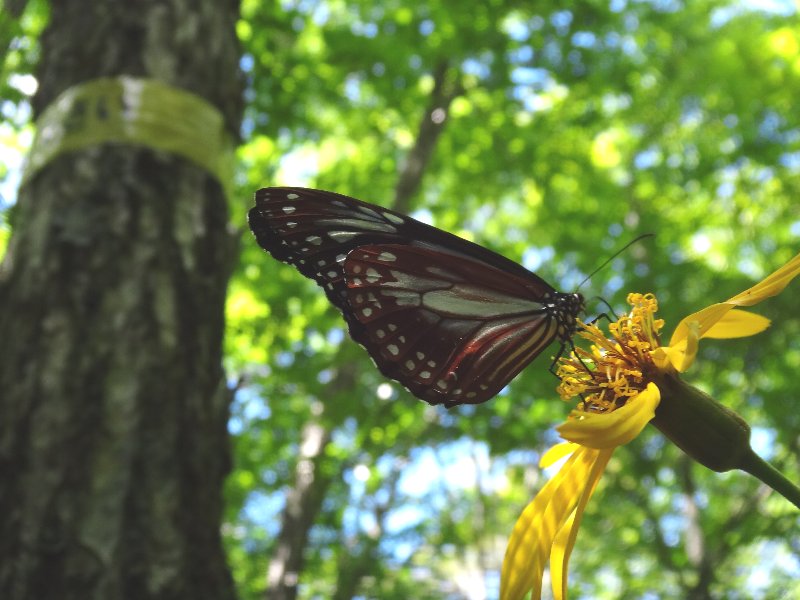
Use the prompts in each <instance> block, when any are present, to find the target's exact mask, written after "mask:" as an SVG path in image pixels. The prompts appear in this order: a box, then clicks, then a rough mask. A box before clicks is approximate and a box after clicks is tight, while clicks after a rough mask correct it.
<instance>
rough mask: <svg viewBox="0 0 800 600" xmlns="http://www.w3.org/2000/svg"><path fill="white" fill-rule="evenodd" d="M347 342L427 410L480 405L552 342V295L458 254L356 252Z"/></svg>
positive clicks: (387, 247) (388, 247) (351, 259)
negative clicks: (363, 351) (351, 321)
mask: <svg viewBox="0 0 800 600" xmlns="http://www.w3.org/2000/svg"><path fill="white" fill-rule="evenodd" d="M344 271H345V280H346V282H347V287H348V302H349V304H350V307H351V309H352V312H353V314H354V316H355V319H356V320H357V321H358V323H357V324H353V325H352V326H351V328H350V333H351V336H353V338H354V339H356V341H358V342H360V343H361V344H363V345H364V346H365V347H366V348H367V350H368V351H369V353H370V355H371V356H372V357H373V358H374V359H375V362H376V364H377V365H378V367H379V368H380V370H381V372H383V373H384V374H385V375H387V376H388V377H391V378H393V379H397V380H399V381H400V382H401V383H403V384H404V385H405V386H406V387H408V388H409V389H410V390H411V391H412V392H413V393H414V394H415V395H417V396H419V397H421V398H422V399H424V400H426V401H428V402H430V403H432V404H445V405H446V406H454V405H456V404H463V403H478V402H484V401H486V400H488V399H489V398H491V397H492V396H494V395H496V394H497V393H498V392H499V391H500V390H501V389H502V388H503V387H504V386H505V385H506V384H507V383H508V382H509V381H510V380H511V379H512V378H513V377H514V376H515V375H517V373H519V371H520V370H522V368H523V367H524V366H525V365H526V364H528V363H529V362H530V361H531V360H533V358H534V357H536V356H537V355H538V354H539V353H540V352H541V351H542V350H544V348H545V347H547V345H549V343H550V342H551V341H552V340H553V339H554V338H555V337H556V336H557V334H558V322H557V320H556V319H555V318H554V317H553V315H552V313H551V312H550V309H549V308H548V306H549V303H550V302H552V301H553V298H551V297H550V296H544V297H542V298H541V299H540V300H535V299H533V290H532V289H531V288H530V286H529V285H528V282H527V281H525V280H524V279H522V278H519V277H517V276H516V275H511V274H508V273H505V272H502V271H500V270H499V269H496V268H495V267H492V266H491V265H487V264H485V263H482V262H480V261H474V260H471V259H468V258H464V257H462V256H457V255H453V254H450V253H447V252H442V251H439V250H432V249H428V248H417V247H414V246H407V245H395V244H384V245H367V246H361V247H359V248H357V249H355V250H353V251H352V252H350V253H349V254H348V255H347V258H346V259H345V262H344Z"/></svg>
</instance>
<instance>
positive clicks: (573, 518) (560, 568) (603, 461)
mask: <svg viewBox="0 0 800 600" xmlns="http://www.w3.org/2000/svg"><path fill="white" fill-rule="evenodd" d="M613 453H614V450H613V449H611V450H602V451H601V452H599V453H598V454H597V458H596V459H595V462H594V464H593V465H592V470H591V472H590V473H589V477H588V478H587V481H586V486H585V487H584V490H583V493H582V494H581V498H580V500H578V505H577V506H576V507H575V510H574V511H572V514H571V515H570V517H569V519H567V521H566V523H564V525H563V526H562V527H561V529H560V530H559V532H558V535H557V536H556V539H555V541H554V542H553V549H552V551H551V554H550V581H551V582H552V586H553V597H554V598H555V600H567V574H568V567H569V557H570V555H571V554H572V548H574V547H575V540H576V539H577V537H578V529H579V528H580V526H581V519H582V518H583V512H584V510H585V509H586V505H587V504H588V503H589V498H591V497H592V494H593V493H594V490H595V488H596V487H597V484H598V483H599V481H600V477H601V476H602V475H603V471H605V468H606V465H607V464H608V461H609V459H610V458H611V455H612V454H613Z"/></svg>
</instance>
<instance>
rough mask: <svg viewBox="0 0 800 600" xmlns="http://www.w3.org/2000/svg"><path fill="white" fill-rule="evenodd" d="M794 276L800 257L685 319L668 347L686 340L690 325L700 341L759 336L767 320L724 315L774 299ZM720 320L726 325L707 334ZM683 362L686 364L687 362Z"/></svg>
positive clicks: (799, 267) (799, 263)
mask: <svg viewBox="0 0 800 600" xmlns="http://www.w3.org/2000/svg"><path fill="white" fill-rule="evenodd" d="M797 275H800V254H798V255H797V256H795V257H794V258H793V259H792V260H790V261H789V262H788V263H786V264H785V265H783V266H782V267H781V268H780V269H778V270H777V271H775V272H774V273H772V274H770V275H768V276H767V277H765V278H764V280H762V281H761V282H759V283H757V284H756V285H754V286H753V287H751V288H749V289H747V290H745V291H743V292H742V293H741V294H737V295H736V296H734V297H733V298H730V299H728V300H726V301H725V302H720V303H718V304H712V305H711V306H708V307H706V308H704V309H703V310H701V311H698V312H696V313H693V314H691V315H689V316H688V317H686V318H684V319H683V320H682V321H681V322H680V323H678V326H677V327H676V328H675V332H674V333H673V334H672V339H670V342H669V345H670V346H677V345H678V344H679V343H680V342H681V341H683V340H684V339H686V338H687V337H688V335H689V330H688V325H689V323H696V324H697V327H698V328H699V331H698V333H699V337H700V338H704V337H726V338H727V337H746V336H748V335H753V334H755V333H758V332H759V331H763V330H764V329H766V326H767V325H768V324H769V321H768V320H766V319H764V320H759V319H758V318H757V317H755V316H751V317H743V316H742V314H741V313H740V312H739V311H737V316H734V317H726V315H727V314H728V313H729V312H730V311H731V310H732V309H733V308H734V307H735V306H752V305H753V304H757V303H759V302H761V301H762V300H764V299H766V298H770V297H772V296H775V295H776V294H778V293H780V292H781V291H783V289H784V288H785V287H786V286H787V285H788V284H789V282H790V281H791V280H792V279H794V278H795V277H797ZM746 314H749V313H746ZM726 318H730V319H731V321H730V323H727V322H726V321H723V319H726ZM762 319H763V317H762ZM721 321H722V323H726V324H722V325H721V328H720V329H719V330H717V331H714V335H710V334H709V332H711V331H712V328H714V326H715V325H716V324H717V323H719V322H721ZM737 322H738V324H739V326H740V328H739V330H738V335H737V334H736V327H734V325H735V324H736V323H737ZM720 333H722V335H720ZM684 362H685V363H686V362H687V361H684ZM688 363H689V364H691V361H688ZM689 364H684V365H683V368H684V370H685V369H686V368H687V367H688V366H689ZM679 370H680V369H679Z"/></svg>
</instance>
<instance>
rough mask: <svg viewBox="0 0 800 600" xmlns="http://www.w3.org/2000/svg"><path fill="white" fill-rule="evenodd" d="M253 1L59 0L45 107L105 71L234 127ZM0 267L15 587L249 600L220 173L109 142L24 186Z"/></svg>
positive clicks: (1, 371)
mask: <svg viewBox="0 0 800 600" xmlns="http://www.w3.org/2000/svg"><path fill="white" fill-rule="evenodd" d="M237 16H238V3H237V2H233V1H229V2H218V1H216V0H206V1H204V2H199V3H198V2H192V3H190V2H188V1H186V0H141V1H139V2H130V3H129V2H97V3H92V2H71V1H68V0H53V2H51V22H50V25H49V27H48V29H47V31H46V32H45V34H44V35H43V37H42V56H41V64H40V68H39V78H38V79H39V90H38V92H37V96H36V98H35V99H34V110H35V111H36V112H37V113H40V112H41V110H42V109H43V108H44V107H45V106H47V105H48V104H50V103H51V102H52V101H53V99H54V98H55V97H56V96H57V95H58V94H59V93H61V92H62V91H64V90H65V89H67V88H69V87H71V86H73V85H75V84H77V83H81V82H84V81H87V80H91V79H95V78H99V77H113V76H117V75H131V76H134V77H146V78H153V79H158V80H160V81H162V82H165V83H168V84H171V85H173V86H176V87H179V88H183V89H186V90H189V91H190V92H193V93H194V94H197V95H198V96H200V97H202V98H204V99H205V100H206V101H208V102H210V103H211V104H213V105H214V106H216V107H217V108H218V109H219V110H220V111H221V112H222V113H223V115H224V118H225V122H226V124H227V126H228V129H229V130H230V131H231V132H232V133H234V134H235V132H236V131H237V130H238V123H239V120H240V118H241V110H242V107H241V91H242V90H241V83H240V77H239V74H238V60H239V48H238V43H237V40H236V36H235V32H234V25H235V22H236V19H237ZM16 210H17V214H16V215H15V217H16V218H15V223H14V225H15V227H14V234H13V238H12V240H11V243H10V246H9V250H8V253H7V255H6V258H5V261H4V263H3V265H2V269H0V340H3V341H2V348H3V357H2V360H1V361H0V390H2V391H1V392H0V481H2V486H1V487H0V513H2V515H3V517H2V519H0V596H1V597H2V598H3V599H4V600H23V599H24V600H28V599H30V600H47V599H50V598H53V599H56V598H57V599H58V600H70V599H75V600H78V599H80V600H87V599H95V598H96V599H109V598H131V599H136V600H148V599H155V598H159V599H160V598H170V599H172V598H192V599H193V600H195V599H203V598H208V599H209V600H210V599H214V600H224V599H228V598H233V597H234V591H233V584H232V580H231V577H230V574H229V571H228V569H227V566H226V563H225V558H224V554H223V549H222V543H221V536H220V522H221V516H222V495H221V492H222V483H223V478H224V477H225V475H226V474H227V472H228V470H229V468H230V464H229V463H230V458H229V449H228V441H227V429H226V422H227V416H228V405H229V401H230V393H229V391H228V389H227V387H226V384H225V378H224V374H223V371H222V368H221V338H222V330H223V303H224V299H225V288H226V282H227V279H228V276H229V273H230V270H231V267H232V264H233V260H234V249H235V245H234V243H233V240H232V238H231V237H230V235H229V234H228V233H227V231H226V226H227V209H226V201H225V197H224V194H223V190H222V188H221V187H220V185H219V183H218V182H217V181H216V180H215V179H214V178H213V177H212V176H211V175H209V174H208V173H206V172H205V171H204V170H203V169H202V168H200V167H198V166H196V165H194V164H193V163H191V162H190V161H188V160H187V159H185V158H181V157H178V156H174V155H172V154H168V153H165V152H158V151H154V150H150V149H147V148H144V147H135V146H131V145H124V144H119V145H114V144H106V145H102V146H95V147H91V148H87V149H84V150H79V151H74V152H71V153H69V154H65V155H63V156H61V157H60V158H57V159H55V160H54V161H53V162H51V163H50V164H48V165H47V166H45V167H44V168H43V169H42V170H41V171H40V172H39V173H38V174H37V175H36V176H35V177H34V178H33V179H32V180H31V181H30V182H29V183H28V184H27V185H25V187H24V188H23V189H22V190H21V191H20V194H19V199H18V205H17V208H16Z"/></svg>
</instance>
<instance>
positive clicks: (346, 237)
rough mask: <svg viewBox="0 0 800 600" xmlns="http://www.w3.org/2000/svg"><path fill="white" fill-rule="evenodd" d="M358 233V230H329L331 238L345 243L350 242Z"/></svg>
mask: <svg viewBox="0 0 800 600" xmlns="http://www.w3.org/2000/svg"><path fill="white" fill-rule="evenodd" d="M357 235H358V232H356V231H329V232H328V237H329V238H331V239H332V240H333V241H334V242H339V243H340V244H343V243H345V242H349V241H350V240H352V239H353V238H354V237H356V236H357Z"/></svg>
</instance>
